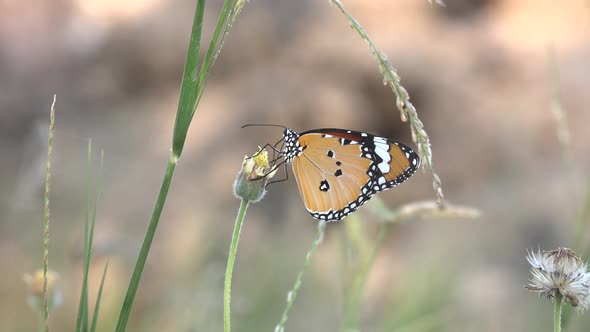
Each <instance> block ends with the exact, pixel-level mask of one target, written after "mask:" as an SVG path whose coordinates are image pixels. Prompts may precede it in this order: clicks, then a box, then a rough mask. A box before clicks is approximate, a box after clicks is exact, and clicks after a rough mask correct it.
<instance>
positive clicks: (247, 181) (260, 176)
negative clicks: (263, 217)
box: [234, 150, 277, 202]
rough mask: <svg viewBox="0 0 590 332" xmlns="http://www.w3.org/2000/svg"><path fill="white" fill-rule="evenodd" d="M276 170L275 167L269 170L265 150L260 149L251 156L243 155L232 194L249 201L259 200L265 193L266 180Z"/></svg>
mask: <svg viewBox="0 0 590 332" xmlns="http://www.w3.org/2000/svg"><path fill="white" fill-rule="evenodd" d="M276 172H277V170H276V169H273V170H272V171H271V167H270V165H269V163H268V153H267V152H266V150H260V151H258V152H257V153H256V154H254V155H253V156H252V157H248V156H245V157H244V161H243V162H242V169H241V170H240V172H239V173H238V176H237V177H236V181H235V182H234V194H235V195H236V196H237V197H238V198H241V199H245V200H248V201H250V202H258V201H260V200H261V199H262V197H264V194H265V193H266V185H267V183H268V180H269V179H270V178H272V177H273V176H274V175H275V173H276Z"/></svg>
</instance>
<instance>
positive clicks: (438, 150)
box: [0, 0, 590, 331]
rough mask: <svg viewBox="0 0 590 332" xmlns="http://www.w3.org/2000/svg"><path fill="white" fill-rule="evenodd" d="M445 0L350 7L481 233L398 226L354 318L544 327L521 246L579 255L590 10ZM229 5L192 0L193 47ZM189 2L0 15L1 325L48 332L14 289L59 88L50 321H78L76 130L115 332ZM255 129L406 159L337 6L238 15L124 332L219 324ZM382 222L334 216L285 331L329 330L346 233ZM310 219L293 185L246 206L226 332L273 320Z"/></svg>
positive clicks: (406, 324)
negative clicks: (339, 135)
mask: <svg viewBox="0 0 590 332" xmlns="http://www.w3.org/2000/svg"><path fill="white" fill-rule="evenodd" d="M445 2H446V4H447V6H446V8H441V7H438V6H431V5H430V4H429V3H428V2H427V1H426V0H423V1H416V0H398V1H390V0H347V1H345V2H344V5H345V6H346V7H347V9H348V10H349V11H350V12H351V13H352V15H354V16H355V18H356V19H357V20H358V21H359V22H360V23H361V25H363V27H364V28H365V29H366V31H367V32H368V34H369V35H370V36H371V37H372V38H373V40H374V41H375V43H376V44H377V46H378V47H380V48H381V50H382V51H383V52H384V53H385V54H387V56H388V57H389V59H390V61H391V62H392V63H393V65H394V66H395V67H396V68H397V70H398V72H399V74H400V76H401V78H402V84H403V85H404V87H405V88H406V89H407V90H408V92H409V94H410V96H411V100H412V102H413V103H414V105H415V106H416V108H417V110H418V113H419V115H420V117H421V119H422V121H423V122H424V125H425V128H426V130H427V131H428V133H429V135H430V138H431V142H432V149H433V156H434V159H433V161H434V166H435V168H436V170H437V172H438V174H439V176H440V177H441V179H442V183H443V190H444V192H445V197H446V199H447V200H448V201H449V202H452V203H455V204H463V205H468V206H472V207H476V208H478V209H480V210H481V212H482V217H481V218H480V219H478V220H455V219H446V220H439V219H435V220H412V221H410V222H407V223H404V224H400V225H396V226H395V227H394V228H393V229H392V231H391V232H390V233H389V235H388V236H387V238H386V242H385V244H384V246H383V248H382V250H380V252H379V255H378V256H377V260H376V263H375V266H374V268H373V270H372V271H371V274H370V277H369V281H368V283H367V287H366V292H365V295H364V297H363V306H362V311H361V328H362V330H363V331H549V330H550V329H551V324H552V307H551V305H550V304H549V303H548V302H547V301H545V300H539V299H538V296H537V295H535V294H531V293H529V292H528V291H526V290H525V289H524V288H523V285H525V284H526V282H527V280H528V278H529V272H528V269H529V267H528V264H527V263H526V260H525V255H526V251H527V249H531V248H532V249H538V248H540V249H547V250H548V249H553V248H555V247H557V246H568V247H573V245H574V240H573V239H574V236H575V224H576V216H577V214H578V211H579V209H580V206H581V205H582V199H583V197H584V191H585V190H586V183H587V179H588V176H589V175H590V172H589V169H588V164H589V161H590V160H589V154H588V151H589V150H588V148H589V142H590V131H589V130H587V128H586V127H587V123H588V122H589V121H590V114H589V113H588V112H587V109H588V106H587V105H590V94H589V93H588V92H589V91H590V75H589V74H588V73H590V39H588V36H589V35H590V2H589V1H585V0H577V1H568V2H566V3H560V2H557V1H549V0H541V1H538V0H537V1H532V0H519V1H516V0H512V1H509V0H445ZM221 3H222V1H221V0H214V1H207V4H208V7H207V10H206V16H205V17H206V24H205V27H204V38H203V40H207V41H208V38H209V36H210V35H211V31H212V30H213V27H214V24H215V20H216V15H217V14H218V12H219V9H220V7H221ZM194 6H195V1H191V0H173V1H163V0H128V1H112V0H84V1H82V0H55V1H51V2H50V1H42V0H29V1H1V2H0V151H1V155H2V158H0V167H1V168H0V169H1V172H0V179H1V180H0V183H1V190H0V211H1V212H0V213H1V217H0V253H1V254H0V266H2V268H3V270H4V273H5V274H4V275H2V277H0V280H1V282H0V330H1V331H37V330H38V328H39V324H40V323H39V322H40V315H39V314H38V313H37V312H36V311H34V310H33V309H31V308H30V307H29V306H28V305H27V300H26V298H27V290H26V285H25V283H24V282H23V275H24V274H25V273H31V272H33V271H35V270H36V269H38V268H40V267H41V262H42V261H41V257H42V240H41V239H42V232H43V226H42V223H43V190H44V163H45V159H46V150H47V132H48V130H47V128H48V121H49V113H48V111H49V106H50V104H51V98H52V95H53V94H54V93H55V94H57V113H56V138H55V139H56V141H55V145H54V152H55V154H54V160H53V161H54V163H53V169H52V181H53V185H52V193H51V199H52V206H51V213H52V217H51V242H50V250H51V251H50V266H51V268H52V269H54V270H55V271H57V272H58V273H59V275H60V285H61V289H62V293H63V304H62V305H61V307H59V308H58V309H56V310H55V311H54V313H53V314H52V317H51V324H52V330H54V331H71V330H73V328H74V325H75V316H76V310H77V303H78V297H79V291H80V287H81V272H82V256H81V253H82V246H83V235H82V234H83V221H84V215H85V195H86V184H85V177H86V175H85V174H86V154H87V143H88V139H89V138H91V139H92V145H93V158H94V161H95V162H94V163H93V178H94V179H96V176H97V173H98V171H97V169H98V165H99V163H98V160H99V157H100V149H104V154H105V162H104V171H103V180H102V187H103V193H102V196H101V199H100V203H99V209H98V213H97V226H96V227H97V228H96V239H95V257H94V260H93V264H92V266H91V275H90V278H91V279H90V283H91V285H92V286H91V292H92V296H91V299H90V300H91V301H94V298H95V293H96V290H97V288H98V284H99V281H100V275H101V273H102V269H103V266H104V264H105V262H106V261H107V259H109V261H110V270H109V273H108V276H107V280H106V286H105V287H106V288H105V292H104V298H103V304H102V311H101V318H100V323H99V330H101V331H112V330H113V327H114V325H115V322H116V317H117V315H118V312H119V309H120V306H121V302H122V298H123V296H124V292H125V289H126V287H127V283H128V281H129V277H130V274H131V271H132V269H133V264H134V262H135V259H136V256H137V253H138V251H139V247H140V245H141V241H142V240H143V235H144V232H145V229H146V226H147V223H148V220H149V217H150V215H151V211H152V208H153V204H154V202H155V199H156V195H157V192H158V190H159V187H160V183H161V180H162V177H163V174H164V170H165V167H166V163H167V158H168V155H169V149H170V144H171V133H172V127H173V124H174V118H175V112H176V107H177V100H178V91H179V86H180V78H181V74H182V68H183V63H184V57H185V52H186V47H187V44H188V36H189V34H190V28H191V24H192V18H193V13H194ZM550 48H551V49H553V54H554V57H553V58H554V63H553V67H552V65H551V63H552V60H551V57H550V56H549V54H550V52H548V49H550ZM555 68H558V71H559V75H556V73H555ZM556 96H559V100H561V104H562V107H563V109H564V110H565V111H566V112H567V118H566V119H565V121H566V124H567V127H568V129H569V134H570V136H571V140H570V141H571V145H570V148H571V150H568V149H564V147H563V145H561V144H560V143H559V140H558V138H557V125H556V121H555V116H554V115H553V114H552V111H551V110H552V107H553V105H554V103H555V102H556V100H558V99H557V98H556ZM261 122H262V123H276V124H282V125H285V126H288V127H290V128H293V129H295V130H300V131H304V130H308V129H313V128H321V127H337V128H348V129H354V130H361V131H367V132H371V133H375V134H379V135H383V136H387V137H391V138H394V139H397V140H400V141H402V142H407V143H408V144H409V145H411V146H414V145H413V144H412V143H411V137H410V130H409V126H408V124H406V123H403V122H401V121H400V116H399V112H398V111H397V109H396V107H395V99H394V97H393V95H392V92H391V90H390V89H389V88H388V87H386V86H384V85H383V84H382V78H381V76H380V73H379V70H378V66H377V63H376V60H375V58H374V57H373V56H372V55H371V54H370V52H369V50H368V48H367V46H366V44H365V42H363V41H362V40H361V39H360V38H359V37H358V35H357V34H356V33H355V32H354V31H353V30H351V29H350V27H349V24H348V22H347V21H346V20H345V18H344V17H343V16H342V15H341V13H340V12H339V11H338V10H337V8H336V7H334V6H331V5H330V4H329V2H328V1H327V0H322V1H314V0H299V1H289V0H252V1H250V2H249V3H248V4H247V5H246V7H245V8H244V11H243V13H242V15H241V17H240V18H239V19H238V22H237V24H236V25H235V27H234V29H233V30H232V32H231V34H230V36H229V39H228V40H227V42H226V44H225V46H224V49H223V52H222V54H221V57H220V59H219V61H218V63H217V65H216V67H215V68H214V69H213V73H212V76H211V79H210V80H209V84H208V86H207V88H206V90H205V94H204V96H203V99H202V102H201V104H200V106H199V109H198V111H197V113H196V116H195V121H194V122H193V124H192V127H191V130H190V131H189V136H188V142H187V145H186V148H185V150H184V153H183V156H182V159H181V160H180V162H179V165H178V167H177V171H176V174H175V177H174V180H173V183H172V187H171V190H170V194H169V197H168V200H167V203H166V207H165V209H164V213H163V215H162V219H161V222H160V226H159V229H158V233H157V235H156V238H155V240H154V243H153V247H152V250H151V252H150V256H149V259H148V263H147V266H146V269H145V272H144V276H143V280H142V284H141V286H140V288H139V293H138V297H137V299H136V305H135V306H134V312H133V315H132V317H131V318H132V320H131V322H130V325H129V330H131V331H220V330H221V329H222V302H223V300H222V293H223V277H224V273H225V264H226V259H227V251H228V248H229V243H230V239H231V232H232V229H233V226H234V218H235V213H236V211H237V208H238V205H239V201H238V200H237V199H236V198H234V196H233V195H232V182H233V181H234V178H235V174H236V172H237V171H238V170H239V168H240V166H241V162H242V158H243V156H244V155H245V154H252V153H254V152H255V151H256V149H257V146H259V145H264V144H265V143H268V142H276V141H277V140H278V139H280V137H281V131H280V130H279V129H276V128H248V129H240V126H241V125H243V124H246V123H261ZM568 158H569V159H568ZM568 160H570V162H568ZM93 181H95V180H93ZM431 182H432V181H431V175H430V173H427V172H418V173H417V174H416V175H415V176H414V177H413V178H412V179H411V180H410V181H408V182H407V183H404V184H403V185H402V186H400V187H399V188H397V189H395V190H393V191H388V192H386V193H383V194H381V195H380V198H382V199H383V201H384V202H385V203H386V204H387V205H388V206H390V207H391V208H395V207H399V206H401V205H403V204H406V203H410V202H414V201H419V200H432V199H434V193H433V191H432V185H431ZM93 185H94V184H93ZM375 220H376V219H375V217H374V215H372V214H371V209H370V208H363V209H361V210H360V211H359V212H358V213H357V214H355V217H354V218H349V219H347V220H346V221H344V222H341V223H335V224H331V225H329V226H328V229H327V234H326V238H325V240H324V242H323V243H322V244H321V246H320V247H319V248H318V250H317V251H316V253H315V255H314V257H313V260H312V263H311V266H310V268H309V270H308V271H307V272H306V275H305V278H304V283H303V287H302V289H301V291H300V293H299V297H298V299H297V301H296V302H295V305H294V308H293V311H292V313H291V315H290V318H289V321H288V323H287V329H288V330H289V331H336V330H338V328H339V326H340V323H341V321H342V319H343V315H344V303H345V301H346V299H345V296H344V294H345V293H346V290H345V288H346V283H347V280H348V279H349V278H350V275H348V272H349V269H347V266H348V267H349V266H351V265H352V266H354V264H355V257H357V256H358V252H359V250H360V249H359V248H358V247H359V246H358V245H357V246H355V245H354V243H355V241H350V237H351V230H350V229H349V227H348V226H347V222H350V225H356V226H358V227H357V228H360V229H361V231H357V232H360V233H362V236H363V239H364V240H363V241H364V242H363V243H365V244H368V245H369V246H372V243H373V242H374V241H375V238H376V229H377V226H376V223H374V221H375ZM316 225H317V222H316V221H315V220H313V219H312V218H311V217H310V216H309V215H308V214H307V212H306V211H305V209H304V207H303V203H302V202H301V200H300V198H299V194H298V192H297V186H296V184H295V181H294V179H293V178H292V177H291V178H290V179H289V181H287V182H283V183H280V184H276V185H273V186H271V187H270V190H269V193H268V195H267V196H266V198H265V199H264V200H263V201H262V202H260V203H257V204H255V205H252V206H251V207H250V209H249V212H248V215H247V218H246V220H245V225H244V228H243V230H242V237H241V242H240V247H239V251H238V257H237V262H236V267H235V271H234V283H233V289H232V290H233V291H232V295H233V296H232V305H233V306H232V309H233V312H232V313H233V317H232V322H233V324H232V326H233V327H234V330H235V331H272V330H273V329H274V326H275V324H276V323H277V322H278V320H279V318H280V314H281V312H282V309H283V307H284V301H285V298H286V293H287V291H288V290H289V289H290V288H291V286H292V283H293V281H294V280H295V276H296V274H297V271H298V270H299V268H300V266H301V265H302V263H303V260H304V257H305V254H306V252H307V250H308V248H309V246H310V244H311V242H312V240H313V237H314V236H315V232H316ZM357 235H358V234H356V235H354V236H357ZM357 242H358V241H357ZM586 258H587V257H586ZM588 317H589V315H588V314H586V315H577V314H574V315H573V317H572V320H571V325H570V331H586V330H587V326H588V324H589V323H590V319H589V318H588Z"/></svg>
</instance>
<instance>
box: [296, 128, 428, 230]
mask: <svg viewBox="0 0 590 332" xmlns="http://www.w3.org/2000/svg"><path fill="white" fill-rule="evenodd" d="M298 142H299V144H300V145H301V147H302V152H301V154H299V156H298V157H296V158H294V159H293V172H294V174H295V179H296V181H297V186H298V187H299V192H300V194H301V197H302V199H303V202H304V204H305V207H306V209H307V211H308V212H309V213H310V214H311V215H312V216H313V217H314V218H316V219H321V220H327V221H332V220H340V219H342V218H344V217H345V216H346V215H348V214H349V213H351V212H353V211H355V210H356V209H358V208H359V207H360V206H361V205H363V204H364V203H365V202H366V201H368V200H369V199H370V198H371V196H372V195H373V194H375V193H377V192H379V191H382V190H386V189H389V188H392V187H395V186H396V185H398V184H399V183H402V182H403V181H405V180H406V179H407V178H408V177H410V176H411V175H412V174H413V173H414V172H415V170H416V169H417V168H418V166H419V164H420V159H419V158H418V155H417V154H416V153H415V152H414V151H413V150H412V149H410V148H409V147H407V146H405V145H403V144H401V143H398V142H395V141H392V140H389V139H387V138H383V137H377V136H374V135H371V134H367V133H362V132H356V131H351V130H342V129H319V130H313V131H307V132H304V133H301V135H300V136H299V140H298Z"/></svg>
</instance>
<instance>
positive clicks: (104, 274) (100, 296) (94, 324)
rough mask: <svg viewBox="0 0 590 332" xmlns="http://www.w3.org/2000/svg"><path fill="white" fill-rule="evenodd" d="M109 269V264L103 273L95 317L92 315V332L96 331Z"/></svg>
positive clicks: (95, 307)
mask: <svg viewBox="0 0 590 332" xmlns="http://www.w3.org/2000/svg"><path fill="white" fill-rule="evenodd" d="M108 269H109V262H108V261H107V263H106V264H105V266H104V271H103V272H102V278H101V279H100V288H99V289H98V295H97V296H96V305H95V306H94V315H92V325H91V326H90V332H95V331H96V323H97V322H98V312H99V308H100V300H101V299H102V289H103V287H104V280H105V278H106V276H107V270H108Z"/></svg>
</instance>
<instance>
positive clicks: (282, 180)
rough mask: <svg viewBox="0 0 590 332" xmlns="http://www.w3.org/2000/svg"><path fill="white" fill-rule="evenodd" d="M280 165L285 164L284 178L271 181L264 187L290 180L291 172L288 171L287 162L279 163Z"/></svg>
mask: <svg viewBox="0 0 590 332" xmlns="http://www.w3.org/2000/svg"><path fill="white" fill-rule="evenodd" d="M280 165H283V169H284V170H285V177H284V178H283V179H280V180H275V181H271V182H269V183H267V184H266V186H264V189H266V188H268V186H269V185H271V184H273V183H277V182H284V181H287V180H289V172H288V171H287V164H286V163H284V162H283V163H281V164H279V166H280ZM277 167H278V166H277Z"/></svg>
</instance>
